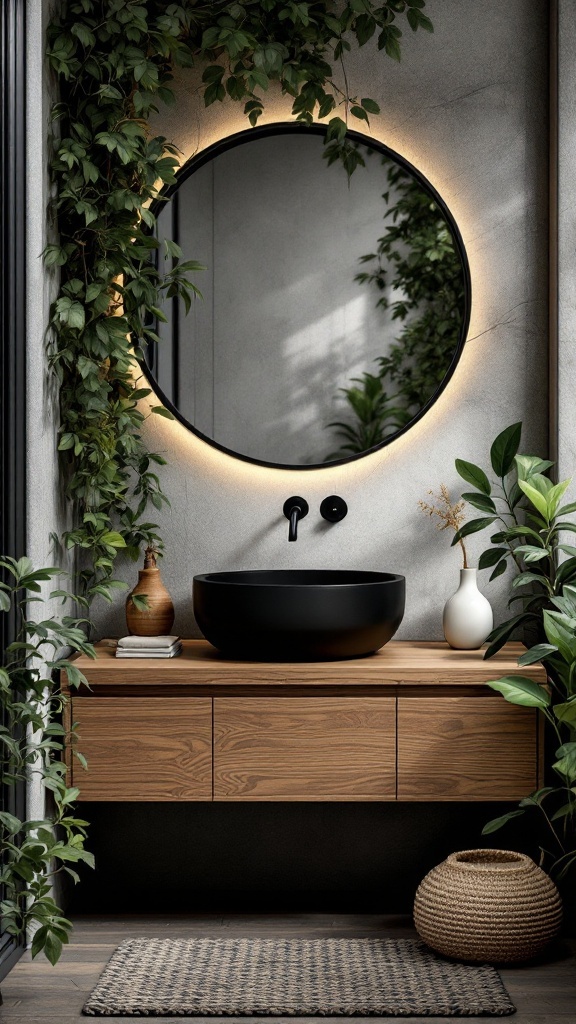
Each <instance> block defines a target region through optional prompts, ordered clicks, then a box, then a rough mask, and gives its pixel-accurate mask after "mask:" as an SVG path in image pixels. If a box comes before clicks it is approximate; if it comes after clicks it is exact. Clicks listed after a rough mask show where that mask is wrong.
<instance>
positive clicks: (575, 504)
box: [556, 501, 576, 516]
mask: <svg viewBox="0 0 576 1024" xmlns="http://www.w3.org/2000/svg"><path fill="white" fill-rule="evenodd" d="M571 512H576V501H571V502H570V504H569V505H562V508H559V509H558V511H557V513H556V515H557V516H568V515H570V513H571Z"/></svg>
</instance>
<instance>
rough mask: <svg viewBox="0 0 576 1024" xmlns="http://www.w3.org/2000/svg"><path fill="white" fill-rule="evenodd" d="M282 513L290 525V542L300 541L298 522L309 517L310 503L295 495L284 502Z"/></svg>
mask: <svg viewBox="0 0 576 1024" xmlns="http://www.w3.org/2000/svg"><path fill="white" fill-rule="evenodd" d="M282 511H283V512H284V515H285V516H286V519H288V521H289V523H290V526H289V528H288V540H289V541H294V540H298V520H299V519H304V516H307V515H308V502H307V501H306V500H305V499H304V498H299V497H298V495H295V496H294V497H293V498H288V499H287V500H286V501H285V502H284V508H283V509H282Z"/></svg>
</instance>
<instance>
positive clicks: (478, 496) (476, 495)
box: [462, 491, 496, 512]
mask: <svg viewBox="0 0 576 1024" xmlns="http://www.w3.org/2000/svg"><path fill="white" fill-rule="evenodd" d="M462 500H463V501H466V502H467V503H468V504H469V505H472V507H473V508H477V509H478V510H479V511H480V512H496V505H495V504H494V502H493V501H492V498H490V497H489V495H488V494H482V492H481V491H478V492H475V491H466V492H465V493H464V494H463V495H462Z"/></svg>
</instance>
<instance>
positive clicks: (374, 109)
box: [360, 96, 380, 114]
mask: <svg viewBox="0 0 576 1024" xmlns="http://www.w3.org/2000/svg"><path fill="white" fill-rule="evenodd" d="M360 103H361V105H362V106H363V107H364V110H367V111H368V113H369V114H379V113H380V106H379V105H378V103H376V100H371V99H370V98H369V97H367V96H366V97H364V99H363V100H360Z"/></svg>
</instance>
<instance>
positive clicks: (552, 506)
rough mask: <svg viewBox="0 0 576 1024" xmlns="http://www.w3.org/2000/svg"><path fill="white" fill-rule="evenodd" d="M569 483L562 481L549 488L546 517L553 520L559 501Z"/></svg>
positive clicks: (568, 481)
mask: <svg viewBox="0 0 576 1024" xmlns="http://www.w3.org/2000/svg"><path fill="white" fill-rule="evenodd" d="M571 483H572V481H571V480H562V481H561V482H560V483H558V484H554V485H553V486H552V487H551V488H550V491H549V492H548V517H549V518H550V519H553V518H554V516H555V515H556V514H557V511H558V506H559V504H560V501H561V499H562V497H563V495H564V493H565V492H566V491H567V489H568V488H569V486H570V484H571Z"/></svg>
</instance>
